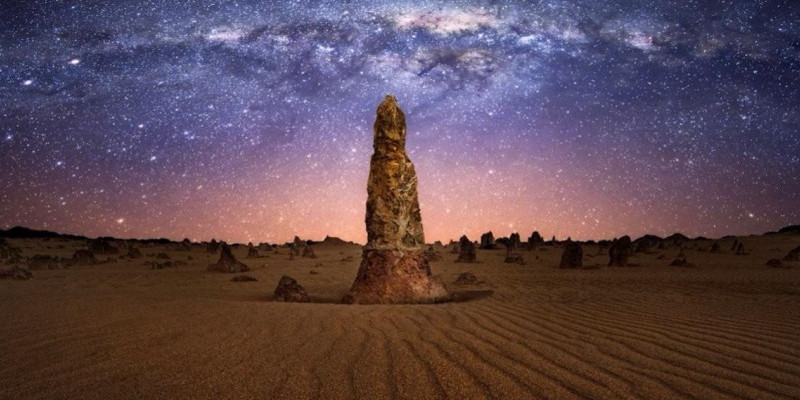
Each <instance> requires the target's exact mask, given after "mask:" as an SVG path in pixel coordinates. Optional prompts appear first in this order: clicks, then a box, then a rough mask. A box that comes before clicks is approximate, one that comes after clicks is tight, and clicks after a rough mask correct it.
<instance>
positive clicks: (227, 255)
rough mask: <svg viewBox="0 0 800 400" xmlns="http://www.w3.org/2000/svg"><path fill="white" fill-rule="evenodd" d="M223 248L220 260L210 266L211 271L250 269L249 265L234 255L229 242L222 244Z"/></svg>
mask: <svg viewBox="0 0 800 400" xmlns="http://www.w3.org/2000/svg"><path fill="white" fill-rule="evenodd" d="M220 247H221V248H222V252H221V253H220V255H219V261H217V263H216V264H211V265H209V266H208V270H209V271H217V272H245V271H248V270H250V268H249V267H247V265H245V264H244V263H242V262H240V261H239V260H237V259H236V257H234V256H233V253H231V248H230V247H228V245H227V244H224V243H223V244H222V245H221V246H220Z"/></svg>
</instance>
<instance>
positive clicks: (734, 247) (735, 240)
mask: <svg viewBox="0 0 800 400" xmlns="http://www.w3.org/2000/svg"><path fill="white" fill-rule="evenodd" d="M737 247H739V239H733V244H731V251H734V252H735V251H736V248H737Z"/></svg>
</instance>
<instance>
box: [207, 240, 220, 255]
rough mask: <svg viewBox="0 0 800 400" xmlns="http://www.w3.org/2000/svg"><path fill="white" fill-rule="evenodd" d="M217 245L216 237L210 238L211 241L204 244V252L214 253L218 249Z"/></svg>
mask: <svg viewBox="0 0 800 400" xmlns="http://www.w3.org/2000/svg"><path fill="white" fill-rule="evenodd" d="M219 247H220V246H219V242H217V240H216V239H211V241H210V242H208V244H207V245H206V252H207V253H211V254H214V253H216V252H217V250H219Z"/></svg>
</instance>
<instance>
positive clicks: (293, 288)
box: [273, 275, 311, 303]
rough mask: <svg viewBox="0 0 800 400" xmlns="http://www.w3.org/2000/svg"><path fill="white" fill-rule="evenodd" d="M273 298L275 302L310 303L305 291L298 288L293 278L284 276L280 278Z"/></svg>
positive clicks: (300, 287) (298, 285)
mask: <svg viewBox="0 0 800 400" xmlns="http://www.w3.org/2000/svg"><path fill="white" fill-rule="evenodd" d="M273 296H274V298H275V300H276V301H285V302H287V303H308V302H309V301H311V299H310V298H309V297H308V293H307V292H306V289H305V288H303V287H302V286H300V284H299V283H297V281H296V280H295V279H294V278H292V277H290V276H286V275H284V276H282V277H281V280H280V281H279V282H278V286H277V287H276V288H275V292H273Z"/></svg>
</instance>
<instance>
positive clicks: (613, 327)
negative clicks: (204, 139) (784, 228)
mask: <svg viewBox="0 0 800 400" xmlns="http://www.w3.org/2000/svg"><path fill="white" fill-rule="evenodd" d="M731 241H732V239H731ZM742 241H743V242H744V243H745V246H746V248H747V249H748V251H750V252H751V254H750V255H747V256H735V255H732V254H730V253H729V252H725V253H724V254H718V255H715V254H710V253H707V252H700V251H698V250H688V251H687V252H686V254H687V256H688V258H689V261H691V262H693V263H695V264H697V268H693V269H690V268H676V267H668V266H667V264H669V262H670V261H671V260H672V259H673V258H674V257H675V255H676V254H677V250H675V249H670V250H659V251H658V252H656V253H654V254H647V255H641V254H639V255H636V256H635V257H634V258H633V259H632V260H631V261H632V262H634V263H637V264H640V265H641V266H640V267H631V268H606V267H602V268H600V269H587V270H559V269H557V268H556V267H555V266H556V265H557V263H558V262H557V261H558V257H559V256H560V253H561V250H560V249H559V248H555V249H553V248H545V250H537V251H533V252H528V251H523V252H522V253H523V255H524V256H525V257H526V259H527V260H528V264H527V265H525V266H519V265H512V264H503V263H502V261H503V258H504V253H505V252H504V251H502V250H498V251H479V252H478V259H479V261H480V263H478V264H455V263H453V262H452V260H454V259H455V258H456V256H455V255H453V254H450V253H447V252H442V253H441V254H442V256H443V258H442V260H440V261H436V262H434V263H433V270H434V273H436V274H439V275H441V276H442V277H443V278H444V280H445V281H446V282H452V281H453V280H455V278H456V276H457V275H458V273H460V272H464V271H470V272H473V273H474V274H475V275H477V276H478V278H480V279H482V280H483V281H484V283H482V284H478V285H471V286H455V285H452V284H451V285H450V288H451V289H452V290H454V291H457V292H459V294H460V295H459V298H460V299H462V300H463V301H461V302H454V303H449V304H440V305H417V306H411V305H405V306H347V305H340V304H335V302H336V301H338V299H340V298H341V297H342V296H343V295H344V294H345V293H346V291H347V289H348V288H349V285H350V284H351V283H352V280H353V278H354V276H355V272H356V269H357V267H358V261H359V257H360V249H359V247H357V246H353V245H337V246H330V245H317V246H315V251H316V253H317V255H319V256H320V258H319V259H316V260H311V259H295V260H292V261H289V260H288V256H287V250H286V249H280V250H279V251H280V253H281V254H277V255H276V254H270V255H269V257H268V258H259V259H245V258H244V255H245V254H246V251H247V250H246V248H237V249H235V250H234V254H235V255H237V257H239V258H240V260H241V261H243V262H245V263H246V264H248V265H250V266H251V267H252V268H253V271H251V272H250V273H248V275H251V276H253V277H256V278H258V282H249V283H235V282H231V281H230V279H231V277H232V275H229V274H221V273H212V272H206V271H205V267H206V265H207V264H209V263H211V262H212V261H215V259H214V257H213V256H209V255H207V254H206V253H205V251H204V250H202V249H198V250H196V251H192V252H180V251H175V250H170V251H167V253H168V254H170V256H171V257H172V258H173V260H184V261H187V260H186V258H187V256H188V255H191V256H192V258H193V260H188V261H187V262H188V263H189V265H187V266H182V267H178V268H173V269H165V270H156V271H154V270H150V269H148V268H147V267H145V266H143V260H136V261H117V262H113V263H108V264H102V265H96V266H87V267H75V268H71V269H67V270H50V271H34V274H35V278H34V279H33V280H31V281H0V321H2V323H1V324H0V338H1V339H2V340H0V369H1V370H2V373H0V398H4V399H6V398H7V399H27V398H40V399H59V398H82V399H109V398H176V399H177V398H187V399H188V398H213V399H221V398H265V399H266V398H285V399H303V398H319V399H338V398H359V399H390V398H402V399H427V398H431V399H433V398H452V399H465V398H475V399H480V398H501V399H525V398H609V399H619V398H706V399H712V398H713V399H723V398H752V399H770V398H798V397H800V265H795V267H794V268H791V269H773V268H769V267H766V266H764V263H765V262H766V260H767V259H769V258H773V257H782V256H783V255H784V254H786V253H787V252H788V251H789V249H791V248H793V247H794V246H797V245H798V244H800V236H768V237H746V238H743V239H742ZM10 242H12V243H13V244H15V245H18V246H21V247H22V248H23V254H24V255H32V254H45V253H49V254H60V255H63V256H68V255H70V254H71V253H72V251H73V250H74V249H75V248H77V246H78V244H77V242H64V243H62V242H60V241H58V240H50V241H43V240H13V239H11V240H10ZM722 243H723V246H722V248H723V249H724V250H728V248H729V244H728V242H725V241H723V242H722ZM61 244H63V245H64V246H65V248H64V249H57V245H61ZM47 246H50V247H51V249H47ZM141 250H142V252H143V253H145V254H148V253H150V254H152V253H157V252H161V251H163V248H162V247H141ZM597 253H598V249H597V248H596V247H593V246H588V247H585V249H584V254H586V255H594V254H597ZM660 254H664V256H665V257H666V258H665V259H662V260H658V259H657V257H658V256H659V255H660ZM347 256H352V257H353V260H351V261H341V260H342V259H343V258H345V257H347ZM100 257H101V258H103V259H104V258H106V256H100ZM537 257H538V259H537ZM147 259H148V260H150V259H152V258H147ZM606 262H607V257H606V256H605V255H598V256H594V257H592V256H585V257H584V264H587V265H589V266H592V265H598V266H600V265H603V266H604V265H605V263H606ZM312 270H313V271H315V272H318V274H312V273H310V271H312ZM284 274H286V275H290V276H292V277H294V278H296V279H297V280H298V281H299V282H300V283H301V284H302V285H304V286H305V287H306V289H307V290H308V292H309V294H310V295H311V296H312V298H314V299H315V301H316V303H312V304H284V303H276V302H272V301H270V299H271V293H272V290H273V289H274V286H275V284H276V283H277V282H278V280H279V279H280V277H281V276H282V275H284Z"/></svg>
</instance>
